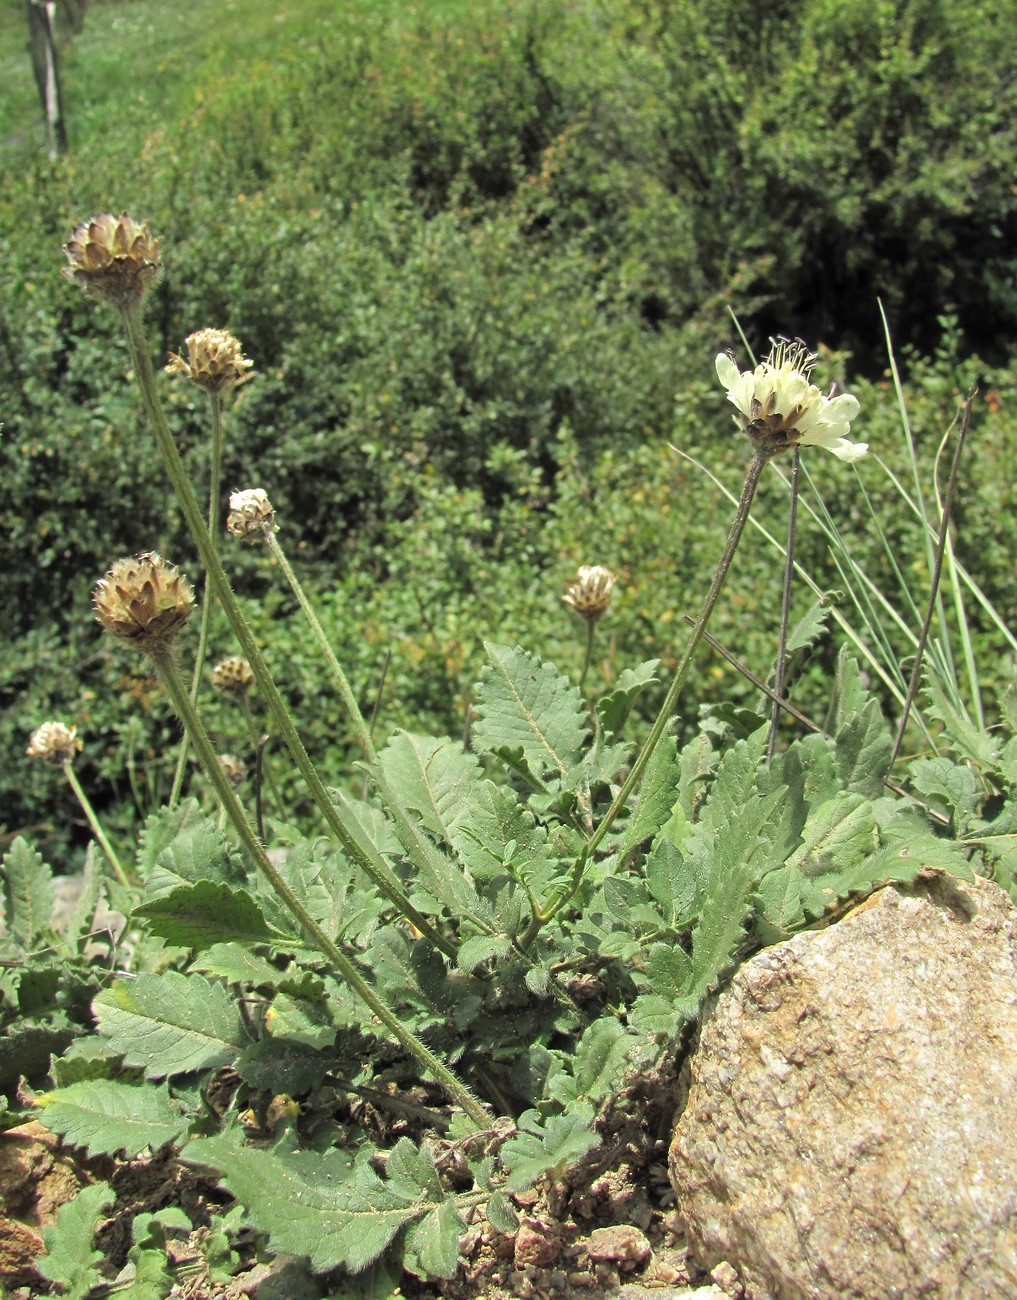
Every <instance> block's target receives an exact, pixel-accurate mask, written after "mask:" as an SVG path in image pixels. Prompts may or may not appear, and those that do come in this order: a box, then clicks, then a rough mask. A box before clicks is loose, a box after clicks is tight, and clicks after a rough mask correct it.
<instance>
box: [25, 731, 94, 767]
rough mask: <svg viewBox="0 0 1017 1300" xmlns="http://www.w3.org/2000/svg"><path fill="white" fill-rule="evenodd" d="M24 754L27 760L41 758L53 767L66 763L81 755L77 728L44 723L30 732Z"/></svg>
mask: <svg viewBox="0 0 1017 1300" xmlns="http://www.w3.org/2000/svg"><path fill="white" fill-rule="evenodd" d="M25 753H26V754H27V755H28V757H29V758H41V759H42V761H43V762H44V763H52V764H53V765H54V766H56V765H58V764H60V763H66V762H68V761H69V760H71V759H73V757H74V755H75V754H80V753H81V741H80V740H79V739H78V732H77V728H76V727H65V726H64V724H63V723H62V722H44V723H43V724H42V726H41V727H36V729H35V730H34V731H33V732H32V738H31V740H30V741H29V742H28V748H27V749H26V750H25Z"/></svg>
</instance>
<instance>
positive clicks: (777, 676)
mask: <svg viewBox="0 0 1017 1300" xmlns="http://www.w3.org/2000/svg"><path fill="white" fill-rule="evenodd" d="M800 467H801V450H800V448H798V447H795V449H794V452H793V453H792V461H791V503H790V505H789V506H788V516H787V554H786V555H785V557H784V592H783V595H782V597H781V602H780V633H779V635H778V637H777V667H776V671H775V672H774V675H773V693H774V699H773V702H772V706H771V709H770V735H769V737H768V739H767V742H766V761H767V762H768V763H769V762H770V760H771V759H772V758H773V751H774V750H775V749H776V747H777V728H778V726H779V725H780V710H781V704H780V701H781V700H782V699H783V698H784V673H785V671H786V669H787V665H786V663H785V662H784V661H785V659H786V658H787V628H788V623H789V622H790V621H791V589H792V586H793V583H794V574H795V525H796V523H797V521H798V484H799V481H800V480H799V469H800Z"/></svg>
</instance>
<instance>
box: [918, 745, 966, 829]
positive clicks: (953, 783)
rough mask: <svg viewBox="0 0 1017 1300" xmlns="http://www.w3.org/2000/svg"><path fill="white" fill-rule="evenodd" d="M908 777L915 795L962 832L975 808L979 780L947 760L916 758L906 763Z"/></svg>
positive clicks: (961, 765) (960, 765) (962, 767)
mask: <svg viewBox="0 0 1017 1300" xmlns="http://www.w3.org/2000/svg"><path fill="white" fill-rule="evenodd" d="M908 776H909V778H910V780H911V784H912V786H913V787H914V789H915V791H916V793H918V794H919V795H921V797H922V798H923V799H924V800H925V801H926V803H928V804H930V805H931V806H932V807H933V808H936V809H938V810H939V811H940V812H943V813H946V815H947V816H948V817H949V818H950V820H951V821H952V823H953V825H954V827H955V828H956V830H957V831H958V832H963V831H964V830H965V828H966V827H967V826H968V824H969V823H970V822H971V820H972V819H973V818H974V816H975V812H976V810H977V807H978V793H979V791H978V779H977V777H976V776H975V774H974V772H973V771H972V770H971V768H970V767H968V766H967V765H965V764H962V763H954V762H953V761H952V760H951V759H949V758H944V757H942V756H940V757H938V758H919V759H915V760H914V761H913V762H912V763H909V764H908Z"/></svg>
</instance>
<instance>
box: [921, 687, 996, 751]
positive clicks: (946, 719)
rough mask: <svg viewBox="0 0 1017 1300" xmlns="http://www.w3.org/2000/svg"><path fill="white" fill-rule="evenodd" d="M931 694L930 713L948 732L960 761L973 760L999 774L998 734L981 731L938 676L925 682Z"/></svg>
mask: <svg viewBox="0 0 1017 1300" xmlns="http://www.w3.org/2000/svg"><path fill="white" fill-rule="evenodd" d="M925 686H926V690H927V691H928V694H929V704H928V706H927V707H928V711H929V713H931V714H932V716H933V717H934V718H938V719H939V720H940V722H942V724H943V726H944V727H945V729H946V734H947V737H948V738H949V741H950V748H951V749H952V750H953V752H954V753H955V754H956V755H957V756H958V757H960V758H966V759H970V760H971V762H973V763H974V764H975V766H976V767H977V768H981V769H987V770H988V771H996V770H997V769H998V766H999V741H998V739H997V738H996V736H995V735H992V734H990V733H989V732H987V731H982V730H980V729H979V728H978V727H977V726H976V725H975V724H974V723H973V722H971V721H970V720H969V719H968V718H967V717H965V715H964V714H963V713H962V712H961V711H960V709H958V708H956V707H955V706H954V704H953V702H952V701H951V700H950V698H949V696H948V695H947V693H946V691H945V690H944V689H943V686H942V684H941V682H940V680H939V678H938V676H937V675H936V674H935V673H931V672H930V673H927V674H926V680H925Z"/></svg>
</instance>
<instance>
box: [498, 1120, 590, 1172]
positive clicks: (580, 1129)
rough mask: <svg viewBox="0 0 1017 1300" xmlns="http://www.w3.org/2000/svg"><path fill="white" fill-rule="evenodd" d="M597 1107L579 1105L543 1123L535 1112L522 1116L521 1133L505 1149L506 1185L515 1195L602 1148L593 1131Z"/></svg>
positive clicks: (502, 1150)
mask: <svg viewBox="0 0 1017 1300" xmlns="http://www.w3.org/2000/svg"><path fill="white" fill-rule="evenodd" d="M593 1113H594V1112H593V1107H592V1106H590V1105H589V1104H588V1103H580V1104H577V1105H575V1106H574V1107H573V1108H571V1109H570V1110H569V1111H567V1112H566V1113H565V1114H564V1115H553V1116H551V1118H550V1119H548V1120H547V1121H546V1123H545V1122H544V1121H542V1120H541V1118H540V1116H539V1115H538V1114H537V1112H536V1111H534V1110H528V1111H526V1112H525V1113H524V1114H522V1115H521V1116H520V1117H519V1132H518V1133H517V1134H516V1135H515V1137H511V1138H509V1139H508V1141H507V1142H506V1143H505V1145H504V1146H503V1147H502V1149H501V1160H502V1164H503V1165H504V1166H505V1168H506V1169H507V1170H508V1171H509V1177H508V1181H507V1183H506V1186H507V1187H508V1189H509V1191H511V1192H520V1191H523V1190H524V1189H525V1188H527V1187H531V1186H532V1185H533V1184H534V1183H535V1182H536V1181H537V1179H538V1178H541V1177H543V1175H544V1174H551V1176H552V1177H554V1176H555V1175H556V1174H561V1173H563V1172H564V1171H565V1170H566V1169H567V1168H568V1167H569V1165H573V1164H575V1163H576V1162H577V1161H579V1160H581V1159H582V1157H583V1156H584V1155H586V1153H587V1152H588V1151H591V1150H592V1149H593V1148H594V1147H595V1146H599V1145H600V1137H599V1136H598V1134H596V1133H594V1132H593V1131H592V1129H591V1125H592V1122H593Z"/></svg>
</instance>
